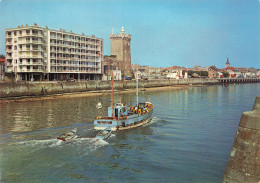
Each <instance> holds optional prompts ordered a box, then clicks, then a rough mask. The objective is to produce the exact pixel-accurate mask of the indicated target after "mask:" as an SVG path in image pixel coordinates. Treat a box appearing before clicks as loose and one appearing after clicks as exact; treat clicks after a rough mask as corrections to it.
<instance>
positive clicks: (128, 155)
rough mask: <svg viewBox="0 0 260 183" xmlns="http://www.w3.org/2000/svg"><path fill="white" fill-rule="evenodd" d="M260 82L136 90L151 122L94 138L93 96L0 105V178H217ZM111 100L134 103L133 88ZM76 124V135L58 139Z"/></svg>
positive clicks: (25, 182) (15, 182)
mask: <svg viewBox="0 0 260 183" xmlns="http://www.w3.org/2000/svg"><path fill="white" fill-rule="evenodd" d="M259 95H260V84H259V83H257V84H256V83H255V84H236V85H235V84H230V85H229V86H228V87H224V86H220V85H215V86H202V87H198V86H197V87H196V86H194V87H189V88H185V89H172V90H160V91H151V92H140V93H139V96H140V98H139V101H146V100H149V101H151V102H152V103H153V104H154V106H155V109H154V113H153V119H152V121H151V123H150V124H148V125H146V126H143V127H138V128H136V129H132V130H127V131H119V132H114V133H113V134H112V136H111V137H109V138H108V139H107V140H99V139H97V138H95V135H96V134H97V132H96V131H95V130H93V120H94V118H95V117H96V116H102V115H106V112H107V107H108V106H110V103H109V102H108V101H105V100H110V96H109V95H104V97H103V99H105V100H104V101H102V105H103V108H101V109H99V110H98V109H96V104H97V103H98V102H99V98H98V97H85V98H66V99H54V100H42V101H23V102H10V103H0V139H1V140H0V182H4V183H9V182H10V183H30V182H37V183H38V182H39V183H41V182H55V183H57V182H62V183H64V182H68V183H71V182H98V183H99V182H171V183H172V182H178V183H180V182H189V183H190V182H198V183H203V182H205V183H211V182H212V183H215V182H222V178H223V176H224V172H225V168H226V164H227V162H228V158H229V154H230V151H231V149H232V145H233V140H234V138H235V134H236V131H237V128H238V124H239V121H240V117H241V115H242V113H243V112H244V111H249V110H252V107H253V104H254V100H255V97H256V96H259ZM115 98H116V100H117V101H121V102H123V103H126V104H134V102H135V101H136V98H135V93H127V94H120V93H116V94H115ZM74 128H77V130H78V131H77V135H78V136H79V138H77V139H74V140H72V141H69V142H62V141H60V140H57V139H56V137H57V136H59V135H60V134H62V133H64V132H67V131H70V130H71V129H74Z"/></svg>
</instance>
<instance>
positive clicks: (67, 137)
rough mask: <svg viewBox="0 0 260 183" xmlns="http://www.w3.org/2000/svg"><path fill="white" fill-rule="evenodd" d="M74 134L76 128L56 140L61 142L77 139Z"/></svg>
mask: <svg viewBox="0 0 260 183" xmlns="http://www.w3.org/2000/svg"><path fill="white" fill-rule="evenodd" d="M76 132H77V128H74V129H73V130H71V131H69V132H66V133H64V134H62V135H60V136H58V137H57V139H59V140H62V141H69V140H72V139H76V138H77V137H78V136H77V135H76Z"/></svg>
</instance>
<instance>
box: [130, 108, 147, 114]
mask: <svg viewBox="0 0 260 183" xmlns="http://www.w3.org/2000/svg"><path fill="white" fill-rule="evenodd" d="M130 111H131V112H133V113H136V114H141V115H143V114H145V113H147V112H149V110H148V108H147V106H145V107H144V108H138V107H137V106H132V107H130Z"/></svg>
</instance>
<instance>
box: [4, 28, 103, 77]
mask: <svg viewBox="0 0 260 183" xmlns="http://www.w3.org/2000/svg"><path fill="white" fill-rule="evenodd" d="M5 35H6V72H7V73H15V75H16V80H25V81H35V80H39V81H42V80H51V81H53V80H69V79H77V80H87V79H88V80H101V79H102V75H103V69H102V67H103V39H101V38H96V37H95V36H94V35H92V36H85V35H84V34H83V33H82V34H81V35H80V34H75V33H73V32H72V31H70V32H66V31H65V30H62V29H60V30H52V29H49V28H48V27H47V26H46V27H45V28H42V27H39V26H38V25H37V24H34V25H33V26H28V25H26V26H23V25H22V26H18V27H17V28H12V29H6V30H5Z"/></svg>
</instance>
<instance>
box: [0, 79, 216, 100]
mask: <svg viewBox="0 0 260 183" xmlns="http://www.w3.org/2000/svg"><path fill="white" fill-rule="evenodd" d="M218 83H220V82H219V81H218V80H216V79H210V78H190V79H179V80H176V79H164V80H140V81H139V87H140V88H151V87H164V86H175V85H188V84H193V85H198V84H218ZM135 87H136V81H135V80H130V81H114V88H115V89H118V90H124V89H131V88H135ZM107 89H109V90H110V89H111V81H101V80H99V81H81V82H53V81H49V82H23V83H0V98H8V97H21V96H41V95H51V94H62V93H74V92H87V91H97V90H107Z"/></svg>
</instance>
